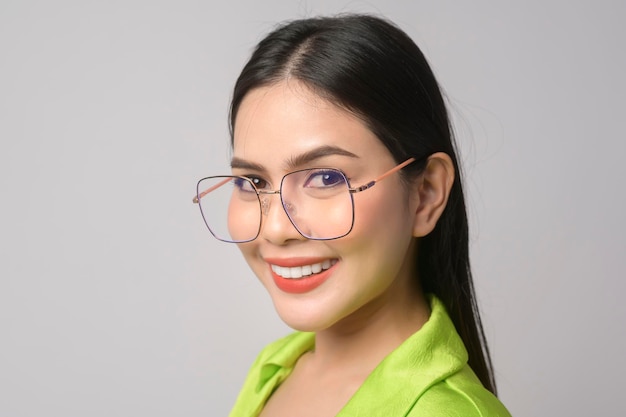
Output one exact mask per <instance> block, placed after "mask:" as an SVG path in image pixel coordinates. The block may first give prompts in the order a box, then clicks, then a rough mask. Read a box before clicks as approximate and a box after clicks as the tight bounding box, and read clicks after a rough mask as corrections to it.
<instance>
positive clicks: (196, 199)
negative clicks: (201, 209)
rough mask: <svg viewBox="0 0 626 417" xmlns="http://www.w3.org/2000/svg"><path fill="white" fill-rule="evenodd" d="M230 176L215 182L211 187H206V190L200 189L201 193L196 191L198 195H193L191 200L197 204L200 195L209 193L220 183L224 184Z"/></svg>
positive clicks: (220, 184) (218, 186)
mask: <svg viewBox="0 0 626 417" xmlns="http://www.w3.org/2000/svg"><path fill="white" fill-rule="evenodd" d="M230 180H231V179H230V178H225V179H223V180H222V181H220V182H218V183H217V184H215V185H214V186H212V187H209V188H207V189H206V190H204V191H202V192H201V193H198V195H196V196H194V197H193V202H194V203H195V204H198V203H199V202H200V199H201V198H202V197H204V196H205V195H207V194H208V193H210V192H211V191H213V190H216V189H218V188H220V187H221V186H222V185H224V184H226V183H227V182H228V181H230Z"/></svg>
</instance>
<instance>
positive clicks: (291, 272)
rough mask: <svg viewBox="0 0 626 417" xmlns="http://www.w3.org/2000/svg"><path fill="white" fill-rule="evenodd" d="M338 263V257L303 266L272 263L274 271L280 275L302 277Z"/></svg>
mask: <svg viewBox="0 0 626 417" xmlns="http://www.w3.org/2000/svg"><path fill="white" fill-rule="evenodd" d="M336 263H337V260H336V259H333V260H332V261H331V260H330V259H326V260H325V261H324V262H320V263H317V264H313V265H303V266H295V267H291V268H290V267H288V266H278V265H272V271H274V272H275V273H276V275H280V276H281V277H283V278H302V277H308V276H309V275H312V274H317V273H320V272H322V271H323V270H326V269H328V268H330V267H331V266H333V265H335V264H336Z"/></svg>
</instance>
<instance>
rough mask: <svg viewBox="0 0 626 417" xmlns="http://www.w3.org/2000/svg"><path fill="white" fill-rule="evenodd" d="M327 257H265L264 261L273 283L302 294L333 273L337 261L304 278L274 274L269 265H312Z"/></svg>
mask: <svg viewBox="0 0 626 417" xmlns="http://www.w3.org/2000/svg"><path fill="white" fill-rule="evenodd" d="M328 259H329V258H308V257H307V258H281V259H274V258H271V259H270V258H266V259H265V261H266V262H267V263H268V269H269V271H270V274H271V275H272V278H273V280H274V283H275V284H276V286H277V287H278V289H280V290H281V291H284V292H286V293H290V294H304V293H307V292H310V291H313V290H314V289H315V288H317V287H319V286H320V285H322V284H323V283H324V282H325V281H326V280H327V279H328V278H329V277H330V276H331V275H332V273H333V271H334V269H335V267H336V266H337V264H338V263H339V262H335V264H334V265H332V266H331V267H330V268H328V269H325V270H323V271H322V272H319V273H317V274H313V275H310V276H308V277H305V278H291V279H290V278H283V277H281V276H280V275H278V274H276V273H275V272H274V271H273V270H272V267H271V265H277V266H283V267H297V266H303V265H312V264H315V263H321V262H323V261H325V260H328Z"/></svg>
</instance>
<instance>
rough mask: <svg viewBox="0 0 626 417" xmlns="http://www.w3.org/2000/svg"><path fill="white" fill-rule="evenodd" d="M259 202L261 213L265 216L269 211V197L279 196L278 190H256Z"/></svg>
mask: <svg viewBox="0 0 626 417" xmlns="http://www.w3.org/2000/svg"><path fill="white" fill-rule="evenodd" d="M257 194H258V195H259V201H260V202H261V212H262V213H263V214H264V215H265V216H267V214H268V213H269V211H270V206H271V204H270V197H271V196H272V195H274V194H280V190H257Z"/></svg>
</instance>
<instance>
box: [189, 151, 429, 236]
mask: <svg viewBox="0 0 626 417" xmlns="http://www.w3.org/2000/svg"><path fill="white" fill-rule="evenodd" d="M416 160H417V159H416V158H414V157H411V158H409V159H407V160H406V161H404V162H402V163H400V164H398V165H396V166H395V167H393V168H391V169H390V170H388V171H386V172H384V173H383V174H381V175H379V176H378V177H376V178H375V179H373V180H371V181H369V182H367V183H365V184H363V185H361V186H359V187H350V182H349V181H348V177H347V176H346V174H345V173H344V172H343V171H342V170H340V169H338V168H328V169H333V170H335V171H337V172H339V173H341V175H342V176H343V177H344V179H345V180H346V184H347V185H348V188H347V190H348V193H350V198H351V199H352V195H354V194H356V193H360V192H361V191H365V190H369V189H370V188H372V187H373V186H374V185H376V184H377V183H379V182H380V181H382V180H384V179H385V178H387V177H389V176H390V175H392V174H394V173H396V172H398V171H400V170H401V169H402V168H404V167H406V166H407V165H410V164H412V163H413V162H415V161H416ZM315 169H322V168H305V169H300V170H296V171H292V172H288V173H287V174H285V175H283V177H282V179H281V180H280V186H279V188H278V189H277V190H259V189H258V188H256V186H255V185H254V182H252V180H251V179H250V178H248V177H245V176H240V175H228V176H226V175H225V176H223V177H224V178H225V179H224V180H223V181H220V182H218V183H217V184H215V185H213V186H211V187H209V188H208V189H206V190H204V191H202V192H199V189H198V187H199V186H200V183H201V182H202V181H204V180H207V179H210V178H219V177H221V176H220V175H213V176H208V177H204V178H201V179H200V180H199V181H198V183H197V185H196V195H195V196H194V197H193V200H192V202H193V203H194V204H198V207H199V209H200V214H201V215H202V219H203V220H204V224H205V225H206V226H207V228H208V229H209V232H211V235H213V237H215V238H216V239H217V240H220V241H222V242H226V243H248V242H252V241H253V240H255V239H257V238H258V237H259V235H260V234H261V228H262V227H263V222H262V221H261V222H259V230H258V231H257V233H256V235H255V236H254V237H253V238H251V239H248V240H241V241H232V240H225V239H220V238H219V237H217V236H216V235H215V234H214V233H213V231H212V230H211V228H210V227H209V224H208V223H207V221H206V219H205V217H204V212H203V211H202V206H201V205H200V199H201V198H202V197H204V196H205V195H207V194H209V193H210V192H211V191H213V190H215V189H217V188H219V187H221V186H222V185H224V184H226V183H227V182H228V181H230V180H231V179H232V178H242V179H244V180H247V181H249V182H250V183H251V184H252V186H253V188H254V191H255V193H256V195H257V199H258V200H259V208H260V210H261V214H262V215H263V214H265V215H267V212H265V213H264V207H263V202H262V201H261V194H264V195H274V194H279V195H280V196H281V198H280V203H281V204H280V205H281V207H282V208H283V210H284V212H285V214H286V215H287V218H288V219H289V221H290V222H291V224H292V226H293V227H294V229H296V231H297V232H298V233H299V234H300V235H301V236H302V237H304V238H305V239H310V240H335V239H340V238H342V237H345V236H347V235H348V234H350V232H351V231H352V229H353V228H354V200H352V224H350V229H348V231H347V232H346V233H344V234H343V235H341V236H336V237H331V238H314V237H309V236H305V235H304V234H303V233H302V232H301V231H300V229H299V228H298V226H296V224H295V223H294V221H293V219H292V218H291V216H290V215H289V211H288V209H287V207H285V202H284V201H283V199H282V194H281V190H282V186H283V181H284V179H285V177H286V176H288V175H291V174H295V173H297V172H302V171H309V170H315ZM262 219H263V216H261V220H262Z"/></svg>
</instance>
